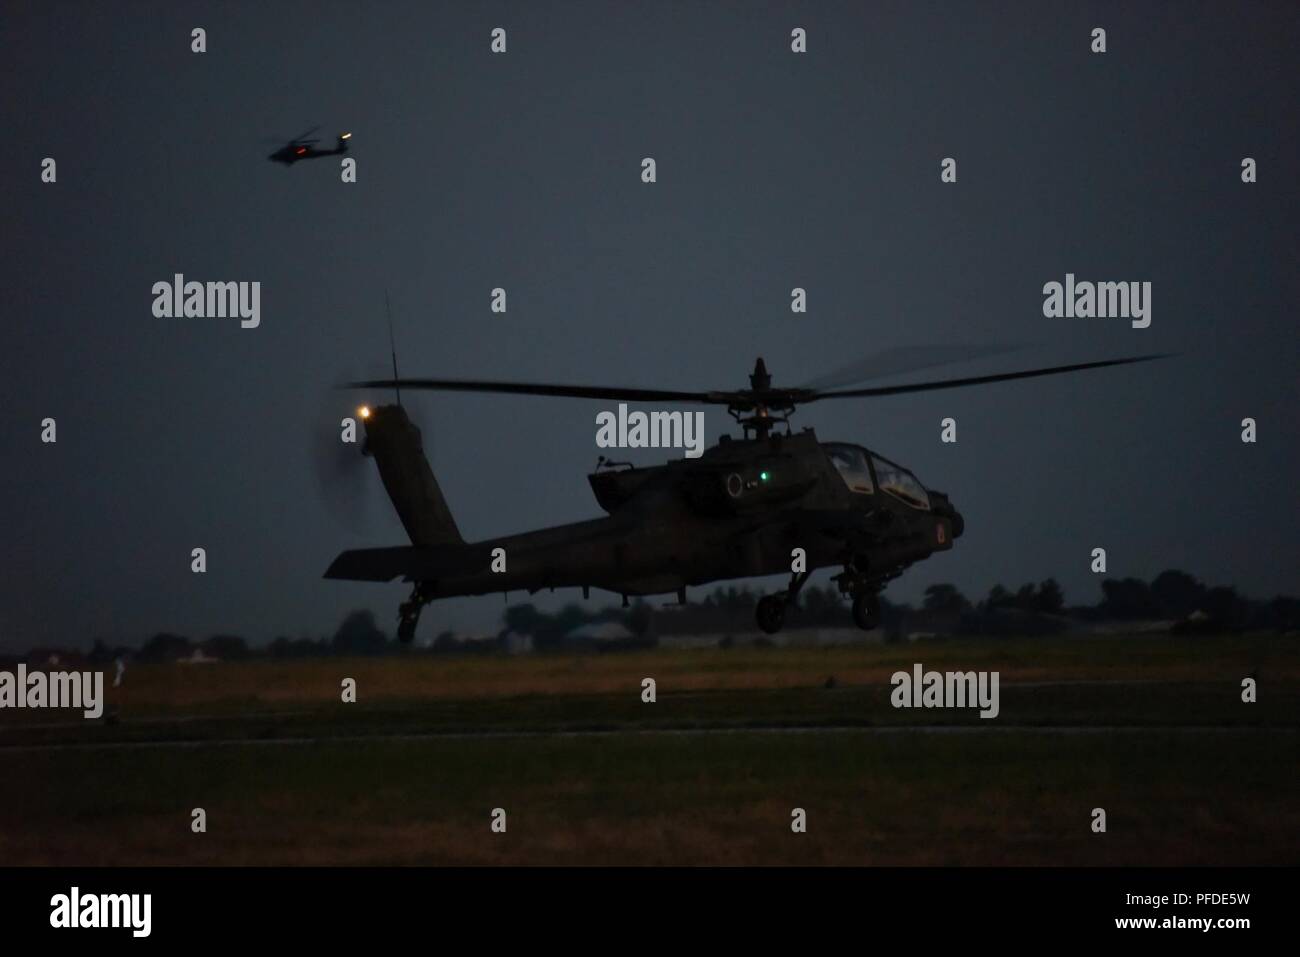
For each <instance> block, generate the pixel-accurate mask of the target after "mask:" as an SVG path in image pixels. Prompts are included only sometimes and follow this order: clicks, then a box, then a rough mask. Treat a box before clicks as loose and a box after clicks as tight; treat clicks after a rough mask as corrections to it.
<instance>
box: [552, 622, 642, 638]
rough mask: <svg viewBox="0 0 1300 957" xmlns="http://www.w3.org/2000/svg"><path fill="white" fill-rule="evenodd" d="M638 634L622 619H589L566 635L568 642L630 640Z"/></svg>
mask: <svg viewBox="0 0 1300 957" xmlns="http://www.w3.org/2000/svg"><path fill="white" fill-rule="evenodd" d="M635 637H636V636H635V635H633V634H632V631H631V629H630V628H628V627H627V625H625V624H623V623H622V622H621V621H589V622H587V623H586V624H585V625H579V626H578V627H577V628H574V629H573V630H572V631H570V632H568V633H567V634H566V635H565V636H564V640H565V641H566V642H601V641H605V642H610V641H630V640H632V639H633V638H635Z"/></svg>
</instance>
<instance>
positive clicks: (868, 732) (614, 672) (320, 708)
mask: <svg viewBox="0 0 1300 957" xmlns="http://www.w3.org/2000/svg"><path fill="white" fill-rule="evenodd" d="M1296 649H1297V645H1296V643H1295V640H1294V639H1292V638H1285V637H1269V636H1261V637H1221V638H1196V639H1174V638H1170V637H1165V636H1159V637H1142V638H1106V639H1070V640H1051V641H1047V640H1042V639H1033V640H1012V641H1008V640H989V641H970V640H962V641H932V642H918V643H915V644H909V645H904V646H897V645H892V646H891V645H862V646H850V647H835V648H826V649H777V648H734V649H730V650H726V651H722V650H707V651H667V650H663V651H651V652H643V653H636V654H608V655H590V656H555V657H551V656H527V657H520V658H479V657H462V658H436V657H426V656H418V657H415V656H413V657H410V658H391V659H367V660H314V661H303V662H287V663H286V662H272V661H254V662H247V663H239V664H235V663H223V664H219V665H211V666H199V667H184V666H151V667H145V666H140V667H135V668H132V669H131V670H130V671H129V672H128V673H127V676H126V680H125V682H124V683H123V686H122V687H121V688H119V689H113V691H112V694H111V696H110V706H111V708H112V709H113V710H114V711H115V712H116V714H117V715H118V719H117V720H116V721H114V722H111V723H110V722H85V721H80V720H74V719H72V718H70V717H69V716H68V713H67V712H63V713H52V712H6V713H4V714H3V716H2V717H0V721H3V724H2V725H0V780H3V781H4V782H5V784H6V787H4V788H3V790H2V791H0V862H5V863H19V864H34V863H60V864H110V865H112V864H136V863H219V864H272V863H276V864H279V863H290V864H308V863H312V864H316V863H322V864H325V863H411V864H414V863H465V864H488V863H527V864H542V863H561V864H595V863H635V864H641V863H654V864H661V863H684V864H702V863H718V864H750V863H758V864H778V863H819V864H948V863H954V864H993V863H1012V864H1073V863H1080V864H1183V863H1192V864H1250V863H1267V864H1294V863H1296V860H1297V856H1298V854H1297V851H1300V801H1298V800H1297V795H1298V793H1300V790H1298V789H1297V783H1300V781H1298V778H1297V771H1296V769H1297V757H1300V747H1297V745H1300V655H1298V654H1297V650H1296ZM915 662H921V663H922V664H924V666H925V667H926V668H927V669H936V670H970V669H990V670H997V671H999V672H1000V677H1001V684H1000V691H1001V713H1000V714H999V716H998V717H997V718H996V719H994V720H991V721H988V720H981V719H979V718H978V717H977V716H976V715H975V713H974V712H973V711H949V710H937V711H936V710H901V709H894V708H893V707H891V706H890V703H889V693H890V690H891V688H890V686H889V683H888V682H889V677H890V675H891V674H892V673H893V672H894V671H897V670H910V668H911V666H912V664H913V663H915ZM1248 675H1251V676H1254V677H1255V678H1256V679H1257V681H1258V684H1259V701H1258V702H1257V703H1254V704H1244V703H1242V701H1241V680H1242V678H1244V677H1246V676H1248ZM645 677H653V678H655V680H656V682H657V686H658V687H657V690H658V700H657V701H656V702H655V703H653V704H646V703H643V702H642V700H641V681H642V679H643V678H645ZM344 678H353V679H355V680H356V682H357V688H358V702H357V703H356V704H344V703H342V702H341V700H340V683H341V681H342V680H343V679H344ZM828 679H833V680H829V681H828ZM195 807H202V808H204V809H205V811H206V812H207V817H208V828H207V832H206V833H203V834H194V833H192V832H191V830H190V821H191V810H192V809H193V808H195ZM795 807H800V808H804V809H805V810H806V812H807V820H808V829H807V833H803V834H795V833H792V832H791V828H790V821H791V809H792V808H795ZM1095 807H1102V808H1105V809H1106V813H1107V831H1106V833H1104V834H1095V833H1093V832H1092V830H1091V828H1090V823H1091V811H1092V809H1093V808H1095ZM493 808H503V809H505V811H506V814H507V825H508V826H507V831H506V833H504V834H494V833H492V832H491V830H490V828H489V820H490V814H491V812H492V809H493Z"/></svg>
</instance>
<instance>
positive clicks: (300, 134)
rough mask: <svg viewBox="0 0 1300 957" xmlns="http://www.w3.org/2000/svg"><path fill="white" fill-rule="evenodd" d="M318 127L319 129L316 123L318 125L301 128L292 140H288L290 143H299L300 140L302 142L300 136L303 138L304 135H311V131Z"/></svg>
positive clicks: (313, 131)
mask: <svg viewBox="0 0 1300 957" xmlns="http://www.w3.org/2000/svg"><path fill="white" fill-rule="evenodd" d="M318 129H320V126H319V125H318V126H313V127H312V128H311V129H309V130H303V131H302V132H301V133H299V134H298V135H297V136H295V137H294V138H293V139H292V140H290V142H291V143H301V142H302V138H303V137H304V136H311V135H312V134H313V133H315V132H316V131H317V130H318Z"/></svg>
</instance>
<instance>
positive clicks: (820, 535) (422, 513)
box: [325, 346, 1161, 642]
mask: <svg viewBox="0 0 1300 957" xmlns="http://www.w3.org/2000/svg"><path fill="white" fill-rule="evenodd" d="M983 351H984V353H985V354H988V353H991V352H997V351H1006V350H1005V348H1003V347H993V348H985V349H984V350H983ZM973 355H974V353H972V351H971V350H970V349H966V348H962V347H951V346H935V347H905V348H903V349H896V350H891V351H889V352H886V353H881V354H879V355H877V356H875V357H872V358H871V359H869V360H864V361H863V362H860V363H858V364H856V365H855V366H853V367H850V368H849V369H847V370H841V372H840V373H837V374H836V375H835V376H832V377H829V378H827V379H825V380H822V381H820V382H814V383H812V384H810V385H807V386H803V387H797V388H791V387H783V386H776V385H773V382H772V377H771V375H770V374H769V372H768V370H767V366H766V364H765V363H764V361H763V359H762V358H759V359H758V360H757V361H756V362H755V364H754V369H753V371H752V372H751V373H750V375H749V387H748V388H743V389H733V390H719V391H706V392H686V391H670V390H664V389H640V388H625V387H607V386H583V385H560V384H553V383H519V382H493V381H479V380H457V379H412V378H398V376H397V367H396V356H394V360H393V377H392V378H391V379H378V380H369V381H362V382H353V383H350V384H348V385H347V386H345V388H349V389H393V390H396V393H397V401H396V402H395V403H394V404H390V405H379V406H376V407H370V406H364V407H362V408H361V409H360V410H359V416H360V419H361V421H362V422H363V423H364V430H365V441H364V444H363V449H362V450H363V453H364V454H365V455H367V456H370V457H372V458H373V459H374V460H375V463H376V465H377V466H378V471H379V475H380V477H381V479H382V481H383V484H384V487H385V490H386V491H387V493H388V497H389V499H390V500H391V501H392V504H393V507H394V509H395V510H396V512H397V515H398V517H399V518H400V519H401V522H402V525H403V526H404V527H405V529H406V532H407V535H408V536H409V538H410V541H411V544H410V545H402V546H395V547H388V548H363V549H354V550H349V551H344V552H342V553H341V554H339V555H338V557H337V558H335V559H334V561H333V562H332V563H331V564H330V566H329V568H328V570H327V571H326V572H325V577H326V578H330V579H345V580H351V581H375V582H389V581H394V580H397V579H401V580H402V581H405V582H407V583H410V584H411V586H412V590H411V593H410V597H409V598H408V599H407V600H406V601H404V602H402V603H401V604H400V606H399V608H398V636H399V638H400V639H401V640H402V641H404V642H409V641H410V640H411V639H412V638H413V637H414V635H415V630H416V626H417V623H418V621H419V617H420V611H421V609H423V608H424V607H425V606H426V605H427V604H429V603H430V602H432V601H435V600H437V599H441V598H450V597H455V596H466V595H484V594H489V593H495V592H503V593H504V592H510V591H516V590H523V591H527V592H528V593H530V594H532V593H536V592H538V591H540V590H542V589H552V590H553V589H555V588H570V587H572V588H581V589H582V592H583V596H584V597H586V596H588V595H589V593H590V589H592V588H599V589H602V590H605V591H609V592H613V593H615V594H619V595H621V596H622V599H623V605H624V606H625V607H626V605H627V604H628V596H630V595H632V596H644V595H659V594H672V593H676V594H677V596H678V600H679V602H682V603H684V602H685V600H686V588H687V587H688V586H696V585H703V584H707V583H710V582H715V581H720V580H725V579H735V578H749V577H757V576H764V575H777V574H789V575H790V581H789V584H788V585H787V586H786V587H785V588H783V589H781V590H780V591H778V592H775V593H773V594H769V595H765V596H763V597H762V598H761V599H760V600H759V601H758V603H757V607H756V609H755V617H756V620H757V624H758V627H759V628H760V629H761V630H762V631H764V632H766V633H768V634H772V633H775V632H777V631H779V630H780V629H781V627H782V625H783V624H784V621H785V617H786V612H787V610H788V609H789V608H791V607H795V606H796V605H797V601H798V596H799V591H800V589H801V588H802V587H803V585H804V583H805V582H806V581H807V580H808V577H809V576H810V575H811V574H812V572H813V571H815V570H817V569H821V568H834V569H838V571H837V573H836V574H835V575H834V577H833V581H835V582H836V584H837V585H838V587H839V590H840V592H841V594H843V595H845V596H847V597H848V598H849V599H850V600H851V608H852V618H853V621H854V623H855V624H856V625H857V626H858V627H860V628H863V629H866V630H870V629H873V628H875V627H877V626H878V625H879V621H880V600H879V595H880V592H881V591H882V590H883V589H884V588H885V586H886V585H887V584H888V583H889V582H890V581H892V580H893V579H895V578H897V577H898V576H899V575H901V574H902V573H903V572H904V571H905V570H906V569H907V568H908V567H909V566H911V565H913V564H915V563H916V562H919V561H922V560H924V559H926V558H928V557H930V556H931V555H933V554H935V553H936V552H943V551H947V550H949V549H951V548H952V547H953V543H954V542H955V541H956V539H958V538H960V537H961V536H962V534H963V533H964V531H965V521H964V520H963V518H962V515H961V513H960V512H959V511H958V510H957V508H956V507H955V506H954V504H953V502H952V501H951V499H949V497H948V495H947V494H945V493H944V492H940V491H936V490H935V489H933V488H929V487H927V486H925V485H923V484H922V483H921V481H920V480H919V479H918V478H917V477H916V475H914V474H913V473H912V472H911V471H910V470H909V469H907V468H905V467H903V466H902V465H900V464H898V463H896V462H893V461H891V460H889V459H887V458H886V457H885V456H883V455H881V454H879V453H878V452H875V451H873V450H871V449H869V448H866V447H865V446H862V445H859V444H856V443H852V442H840V441H822V440H820V439H819V438H818V437H817V435H816V433H815V432H814V430H813V429H812V428H804V429H802V430H801V431H798V432H796V431H794V429H793V428H792V426H791V424H790V417H791V416H792V415H793V413H794V412H795V410H796V409H797V408H798V407H799V406H803V405H808V404H809V403H813V402H821V401H825V400H830V399H849V398H871V397H879V396H888V395H903V394H909V393H914V392H924V391H931V390H936V389H953V388H961V387H967V386H975V385H985V384H991V383H997V382H1009V381H1013V380H1019V379H1028V378H1034V377H1038V376H1047V375H1058V374H1063V373H1067V372H1080V371H1084V370H1089V369H1101V368H1105V367H1108V366H1117V365H1124V364H1129V363H1136V362H1145V361H1148V360H1151V359H1156V358H1161V357H1160V356H1155V355H1143V356H1132V357H1127V358H1118V359H1106V360H1101V361H1095V362H1083V363H1076V364H1073V365H1062V366H1055V367H1051V368H1039V369H1030V370H1025V371H1019V372H1008V373H1001V374H995V375H982V376H974V377H966V378H954V379H943V380H937V381H930V382H922V383H913V384H907V385H887V386H875V387H867V388H851V389H845V388H839V387H838V386H839V385H842V384H843V383H844V382H845V381H846V378H847V381H850V382H861V381H863V380H864V379H868V378H872V377H877V376H881V375H893V374H896V373H898V372H901V371H911V370H913V369H917V368H923V367H926V366H932V365H939V364H943V363H946V362H950V361H956V360H957V359H966V358H971V357H972V356H973ZM403 389H405V390H411V391H415V390H429V391H442V392H480V393H498V394H508V395H530V396H551V397H569V398H582V399H608V400H612V401H619V402H642V403H663V404H674V405H675V404H679V403H704V404H708V405H719V406H724V407H725V408H726V410H727V412H728V414H730V415H731V417H732V418H733V419H734V420H735V421H736V422H737V424H738V425H739V426H740V430H741V435H740V437H739V438H735V437H731V436H728V435H722V436H721V437H720V438H719V440H718V442H717V444H715V445H713V446H711V447H709V448H707V449H705V450H704V451H703V453H702V454H701V455H700V456H699V457H697V458H682V459H678V460H674V461H669V462H666V463H664V464H662V465H653V466H648V467H633V466H631V465H630V464H626V463H621V464H620V463H612V462H609V461H606V460H605V459H604V458H603V457H602V458H601V460H600V461H599V462H598V463H597V466H596V469H595V470H594V471H593V472H592V473H591V474H589V475H588V476H587V480H588V482H589V484H590V486H591V490H592V493H593V494H594V496H595V498H596V501H597V503H598V504H599V505H600V507H601V508H602V509H603V510H604V512H605V513H606V514H605V515H603V516H602V517H599V518H595V519H591V520H588V521H583V522H575V523H571V524H566V525H559V526H555V527H552V528H544V529H541V530H538V531H531V532H525V533H523V534H517V535H507V536H503V537H500V538H493V539H487V540H485V541H480V542H473V543H470V542H466V541H465V540H464V538H463V537H462V536H461V533H460V530H459V528H458V527H457V525H456V521H455V519H454V518H453V517H452V513H451V509H450V508H449V507H448V505H447V502H446V500H445V499H444V497H443V494H442V490H441V488H440V487H439V485H438V480H437V479H436V478H435V477H434V474H433V470H432V469H431V468H430V466H429V463H428V460H427V459H426V457H425V455H424V451H423V441H422V437H421V432H420V429H419V428H418V427H417V426H416V425H415V423H414V422H412V421H411V419H410V417H409V416H408V415H407V412H406V410H405V408H404V407H403V405H402V404H401V390H403ZM796 550H801V552H797V551H796ZM800 554H801V555H802V556H803V561H802V562H799V561H797V560H795V557H796V556H798V555H800ZM794 569H798V570H794Z"/></svg>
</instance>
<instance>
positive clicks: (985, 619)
mask: <svg viewBox="0 0 1300 957" xmlns="http://www.w3.org/2000/svg"><path fill="white" fill-rule="evenodd" d="M1101 592H1102V597H1101V600H1100V601H1099V602H1097V603H1096V604H1093V605H1069V604H1067V602H1066V597H1065V594H1064V592H1063V590H1062V589H1061V586H1060V584H1058V583H1057V582H1056V581H1055V580H1054V579H1051V578H1048V579H1046V580H1044V581H1041V582H1031V583H1027V584H1024V585H1021V586H1019V587H1018V588H1015V589H1011V588H1007V587H1005V586H1002V585H995V586H994V587H993V588H992V589H990V590H989V593H988V594H987V595H985V596H984V597H983V598H979V599H976V600H972V599H970V598H968V597H967V596H966V595H964V594H962V592H961V591H960V590H959V589H958V588H957V587H956V586H955V585H950V584H938V585H931V586H930V587H929V588H927V589H926V590H925V596H924V598H923V600H922V602H921V604H920V606H919V607H914V606H912V605H909V604H902V603H896V602H892V601H889V600H888V598H887V597H886V596H882V598H881V627H882V629H883V630H884V633H885V636H886V638H887V639H898V638H900V637H902V636H903V635H906V634H909V633H915V632H919V633H922V634H950V635H1049V634H1056V633H1060V632H1064V631H1069V630H1077V629H1079V628H1087V627H1105V626H1106V625H1107V623H1113V627H1114V628H1115V629H1116V630H1122V629H1123V627H1124V626H1125V625H1126V624H1136V623H1143V624H1144V625H1147V624H1148V623H1160V624H1159V626H1158V627H1167V629H1168V630H1169V631H1171V632H1173V633H1175V634H1197V633H1210V632H1215V633H1222V632H1240V631H1277V632H1290V631H1296V630H1300V599H1296V598H1291V597H1281V596H1279V597H1277V598H1273V599H1271V600H1266V601H1257V600H1250V599H1247V598H1245V597H1243V596H1242V595H1240V594H1239V593H1238V592H1237V590H1236V589H1235V588H1232V587H1228V586H1222V585H1220V586H1207V585H1205V584H1203V583H1202V582H1200V581H1198V580H1197V579H1196V578H1194V577H1193V576H1191V575H1189V574H1187V573H1186V572H1182V571H1177V570H1173V569H1171V570H1169V571H1165V572H1161V573H1160V574H1159V575H1157V576H1156V577H1155V579H1154V580H1152V581H1151V582H1145V581H1142V580H1141V579H1137V578H1121V579H1113V578H1108V579H1105V580H1104V581H1103V582H1102V583H1101ZM760 594H761V593H760V592H757V591H753V590H751V589H750V588H749V587H748V586H744V587H741V588H736V587H735V586H727V587H718V588H715V589H714V590H713V591H711V592H709V593H708V594H706V595H705V596H704V597H703V598H701V599H699V600H695V601H689V602H687V603H686V604H685V605H681V606H678V605H666V606H662V607H659V608H656V607H653V606H651V605H649V604H647V603H645V602H643V601H636V602H633V603H632V604H631V605H630V606H629V607H627V608H619V607H602V608H598V609H594V610H588V609H587V608H586V607H584V606H583V605H581V604H578V603H571V604H568V605H565V606H564V607H563V608H561V609H559V610H558V611H555V612H546V611H543V610H541V609H539V608H537V607H536V606H534V605H532V604H529V603H525V604H520V605H512V606H510V607H508V608H507V609H506V611H505V613H504V615H503V616H502V623H501V627H500V629H499V630H498V631H497V632H496V633H495V634H491V635H470V636H460V635H457V634H455V633H454V632H451V631H443V632H442V633H440V634H438V635H437V636H436V637H435V638H434V639H433V641H432V642H431V643H429V642H425V643H417V647H416V650H417V651H423V652H432V653H447V652H459V653H481V654H491V653H495V652H500V651H551V650H559V649H566V648H569V649H572V648H585V649H591V650H606V649H611V648H620V649H627V648H637V647H646V646H649V645H653V644H655V643H657V641H658V639H659V638H660V637H661V636H664V637H667V636H676V635H721V636H724V637H727V636H731V635H748V634H751V633H752V632H753V631H754V625H753V613H754V604H755V603H756V602H757V600H758V598H759V596H760ZM786 627H787V629H798V628H847V627H850V622H849V615H848V602H847V599H846V598H845V597H844V596H842V595H840V593H839V591H838V589H837V588H836V587H835V586H834V585H831V584H828V585H825V586H821V587H819V586H813V585H810V586H807V587H805V588H804V589H803V591H802V593H801V594H800V596H799V608H798V610H797V611H792V612H791V614H790V615H789V617H788V618H787V621H786ZM407 651H408V649H405V648H404V647H403V646H401V645H400V644H399V643H398V642H397V641H396V640H395V638H394V637H393V635H392V634H391V633H390V632H387V631H385V630H384V629H382V628H381V627H380V626H379V625H378V624H377V623H376V621H375V616H374V613H373V612H371V611H369V610H365V609H360V610H357V611H353V612H351V613H349V614H348V615H347V616H346V617H345V618H344V619H343V621H342V622H341V623H340V624H339V626H338V628H337V629H336V630H335V632H334V634H333V635H328V636H321V637H316V638H313V637H299V638H289V637H279V638H276V639H275V640H274V641H272V642H271V643H270V644H269V645H267V646H266V647H264V648H259V649H254V648H251V647H250V646H249V645H248V643H247V642H246V641H245V640H244V639H243V638H241V637H239V636H237V635H214V636H212V637H209V638H204V639H191V638H188V637H186V636H183V635H174V634H168V633H159V634H156V635H154V636H153V637H151V638H149V639H148V640H147V641H146V642H145V643H144V644H143V646H141V647H140V648H139V649H138V650H137V649H134V648H128V647H114V646H110V645H108V644H106V643H104V642H102V641H96V642H95V643H94V646H93V647H92V648H91V649H90V652H89V654H88V655H85V656H84V657H85V658H86V659H87V660H88V661H89V662H90V663H93V664H106V663H110V662H112V661H114V660H116V659H118V658H132V659H134V660H136V661H144V662H173V661H190V662H193V663H195V664H202V663H205V662H208V661H213V660H217V661H237V660H241V659H246V658H252V657H272V658H315V657H326V656H358V655H360V656H369V655H385V654H395V653H399V652H407ZM55 655H59V656H64V657H75V658H80V657H83V656H82V655H80V654H77V653H75V652H74V653H71V654H70V653H68V652H66V651H62V652H60V651H58V650H57V649H36V650H35V651H33V652H32V653H31V654H30V655H28V656H27V657H29V658H31V657H37V658H41V659H42V660H44V659H46V658H52V657H53V656H55Z"/></svg>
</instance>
